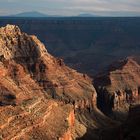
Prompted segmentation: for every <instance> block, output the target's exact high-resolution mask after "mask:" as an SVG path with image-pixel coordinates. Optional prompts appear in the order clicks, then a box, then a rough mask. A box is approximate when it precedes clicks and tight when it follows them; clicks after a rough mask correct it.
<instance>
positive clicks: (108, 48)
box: [0, 17, 140, 77]
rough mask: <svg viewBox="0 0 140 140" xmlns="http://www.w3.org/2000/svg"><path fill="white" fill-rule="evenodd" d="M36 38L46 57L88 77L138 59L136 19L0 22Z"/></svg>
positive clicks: (138, 38)
mask: <svg viewBox="0 0 140 140" xmlns="http://www.w3.org/2000/svg"><path fill="white" fill-rule="evenodd" d="M6 24H14V25H18V26H19V27H20V28H21V29H22V31H24V32H26V33H28V34H33V35H36V36H37V37H38V38H39V40H41V42H43V43H44V44H45V46H47V50H48V52H49V53H51V54H52V55H54V56H55V57H59V58H63V60H64V62H65V63H66V64H67V65H68V66H69V67H71V68H74V69H76V70H78V71H79V72H82V73H86V74H88V75H90V76H91V77H93V76H95V75H96V74H97V73H98V72H100V71H102V70H104V69H106V68H107V67H108V66H109V65H110V64H112V63H113V62H114V61H117V60H119V59H125V58H126V57H128V56H136V55H137V56H139V51H140V43H139V40H140V37H139V32H140V26H139V25H140V18H139V17H122V18H121V17H116V18H115V17H114V18H113V17H112V18H111V17H94V18H88V17H87V18H84V17H67V18H66V17H65V18H63V17H60V18H51V17H48V18H20V17H19V18H14V17H9V18H6V17H5V18H4V17H3V18H2V17H1V18H0V26H5V25H6Z"/></svg>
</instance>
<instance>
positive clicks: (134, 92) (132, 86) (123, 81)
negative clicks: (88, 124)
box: [94, 58, 140, 114]
mask: <svg viewBox="0 0 140 140" xmlns="http://www.w3.org/2000/svg"><path fill="white" fill-rule="evenodd" d="M94 84H95V87H96V89H97V93H98V99H97V100H98V107H99V108H100V109H101V110H102V111H103V112H104V113H106V114H111V113H112V111H115V110H120V111H122V112H123V111H126V110H128V108H129V105H131V104H138V103H139V101H140V100H139V99H140V66H139V64H137V62H136V61H134V60H133V59H131V58H127V59H126V60H123V61H119V62H116V63H114V64H113V65H111V66H110V67H109V69H108V71H107V72H106V73H103V74H100V75H99V76H97V77H96V78H95V80H94Z"/></svg>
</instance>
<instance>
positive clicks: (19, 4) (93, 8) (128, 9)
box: [0, 0, 140, 16]
mask: <svg viewBox="0 0 140 140" xmlns="http://www.w3.org/2000/svg"><path fill="white" fill-rule="evenodd" d="M28 11H38V12H42V13H45V14H49V15H64V16H74V15H78V14H82V13H92V14H96V15H97V14H110V15H112V14H115V13H118V14H121V13H122V12H123V13H125V14H132V13H133V14H134V15H135V14H139V13H140V0H0V15H2V16H4V15H12V14H17V13H22V12H28Z"/></svg>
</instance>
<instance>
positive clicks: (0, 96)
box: [0, 25, 115, 140]
mask: <svg viewBox="0 0 140 140" xmlns="http://www.w3.org/2000/svg"><path fill="white" fill-rule="evenodd" d="M0 89H1V90H0V91H1V92H0V111H1V114H2V115H1V116H0V123H1V125H0V128H1V129H0V136H1V139H4V140H11V139H47V140H53V139H60V140H71V139H76V137H82V136H83V135H84V134H85V133H87V131H88V133H89V132H90V134H91V132H92V131H91V129H92V130H93V129H98V128H101V127H105V126H106V127H107V126H108V127H110V126H113V125H114V124H115V123H114V122H112V121H111V120H110V119H109V118H107V117H105V116H104V115H103V114H102V113H101V112H100V111H99V110H98V109H97V107H96V96H97V95H96V91H95V89H94V87H93V85H92V80H91V79H90V78H89V77H88V76H87V75H85V74H80V73H78V72H76V71H75V70H73V69H71V68H69V67H67V66H66V65H65V64H64V62H63V60H62V59H58V58H54V57H53V56H51V55H50V54H49V53H48V52H47V50H46V48H45V46H44V45H43V44H42V43H41V42H40V41H39V40H38V39H37V37H35V36H30V35H27V34H26V33H23V32H21V31H20V29H19V28H18V27H17V26H14V25H7V26H6V27H2V28H0ZM89 129H90V131H89ZM11 131H12V133H10V132H11ZM92 135H93V136H92V138H96V139H98V138H97V135H98V133H93V134H92ZM88 137H89V135H88V136H87V138H88Z"/></svg>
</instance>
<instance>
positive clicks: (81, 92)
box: [0, 25, 96, 108]
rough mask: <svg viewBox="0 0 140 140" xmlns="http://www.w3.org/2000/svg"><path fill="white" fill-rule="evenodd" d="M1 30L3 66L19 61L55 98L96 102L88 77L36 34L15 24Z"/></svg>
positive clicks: (87, 104) (85, 103)
mask: <svg viewBox="0 0 140 140" xmlns="http://www.w3.org/2000/svg"><path fill="white" fill-rule="evenodd" d="M0 34H1V38H0V39H1V41H0V42H1V43H0V46H1V47H0V52H1V61H2V62H3V63H4V65H5V66H9V64H7V63H8V62H9V61H11V60H13V61H15V62H16V63H17V64H19V65H21V66H22V67H23V68H24V69H25V71H26V72H27V73H29V74H30V76H31V77H32V78H33V79H34V80H35V81H36V82H37V83H38V84H39V85H40V86H41V87H43V89H44V90H45V91H46V92H47V93H48V94H49V95H50V96H51V97H53V98H54V99H59V100H61V101H63V102H65V103H71V104H73V105H74V106H75V107H76V108H77V107H79V106H80V107H81V108H83V107H85V108H87V107H92V106H94V104H96V99H95V98H96V91H95V89H94V87H93V86H92V82H91V79H90V78H89V77H88V76H86V75H84V74H80V73H77V72H76V71H75V70H73V69H70V68H68V67H67V66H65V64H64V62H63V60H61V59H56V58H54V57H53V56H51V55H50V54H49V53H48V52H47V50H46V49H45V46H44V45H43V44H42V43H41V42H40V41H39V40H38V39H37V37H35V36H29V35H27V34H25V33H22V32H21V31H20V29H19V28H18V27H17V26H14V25H7V26H6V27H3V28H1V30H0ZM18 71H19V70H17V68H16V67H15V68H14V69H13V70H11V72H10V73H12V74H15V75H17V76H18V75H19V74H18ZM16 73H17V74H16ZM13 76H14V75H13ZM15 77H16V76H15ZM93 98H94V99H93Z"/></svg>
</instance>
